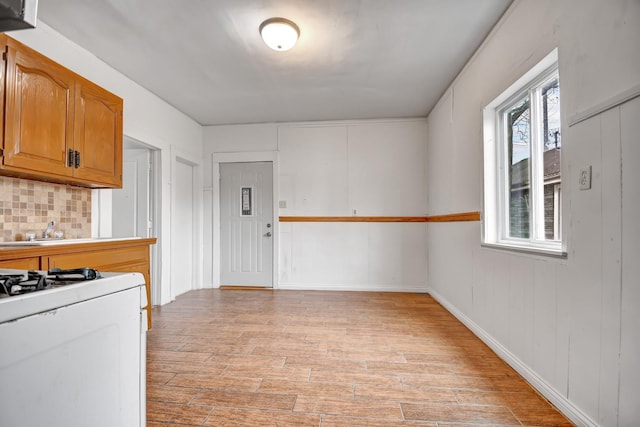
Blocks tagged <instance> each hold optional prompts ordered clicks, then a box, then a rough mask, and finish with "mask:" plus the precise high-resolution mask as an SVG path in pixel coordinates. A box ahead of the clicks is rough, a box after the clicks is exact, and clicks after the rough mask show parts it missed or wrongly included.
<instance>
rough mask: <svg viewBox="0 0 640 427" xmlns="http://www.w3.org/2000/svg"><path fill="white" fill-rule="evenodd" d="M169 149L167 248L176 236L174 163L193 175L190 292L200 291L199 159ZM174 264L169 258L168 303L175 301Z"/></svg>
mask: <svg viewBox="0 0 640 427" xmlns="http://www.w3.org/2000/svg"><path fill="white" fill-rule="evenodd" d="M170 149H171V181H170V183H169V185H170V187H171V225H170V230H171V231H170V234H171V238H170V239H169V245H168V247H169V248H170V249H169V250H170V251H172V250H173V244H172V242H171V240H173V237H175V234H176V230H175V224H174V223H173V219H174V218H176V208H177V202H176V189H175V187H174V179H175V167H176V163H177V162H181V163H184V164H186V165H188V166H191V167H192V174H193V188H192V197H193V213H192V214H193V230H192V232H193V236H192V242H193V248H192V251H193V252H192V253H193V255H194V260H193V263H192V264H191V268H192V277H193V283H192V286H191V290H194V289H202V251H200V250H199V248H201V247H202V238H201V235H202V233H201V225H200V224H201V223H200V218H202V214H201V211H202V202H201V197H200V194H202V186H201V182H202V180H201V179H200V178H201V174H202V167H201V165H200V162H199V159H198V158H196V157H195V156H193V155H192V154H191V153H187V152H186V151H183V150H181V149H179V148H176V147H174V146H171V148H170ZM174 262H175V260H174V259H173V256H171V265H170V266H169V272H168V274H169V296H170V299H169V301H173V300H175V299H176V295H175V287H174V286H173V283H172V280H173V274H172V270H173V268H174V267H175V266H174Z"/></svg>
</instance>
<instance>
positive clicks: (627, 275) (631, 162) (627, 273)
mask: <svg viewBox="0 0 640 427" xmlns="http://www.w3.org/2000/svg"><path fill="white" fill-rule="evenodd" d="M620 110H621V111H620V116H621V120H620V121H621V131H620V136H621V141H622V150H621V159H622V165H623V166H622V261H621V262H622V295H621V299H622V307H621V312H622V313H621V314H622V316H621V323H622V325H621V328H620V336H621V340H622V342H621V346H620V374H619V376H620V407H619V410H620V419H619V425H621V426H623V425H633V424H636V423H637V422H638V420H640V397H638V396H639V393H638V389H640V367H639V366H638V365H639V363H640V362H639V361H638V359H639V357H638V355H640V326H638V325H640V168H638V159H640V144H639V143H638V136H639V135H640V98H636V99H634V100H633V101H631V102H629V103H627V104H624V105H622V106H621V108H620Z"/></svg>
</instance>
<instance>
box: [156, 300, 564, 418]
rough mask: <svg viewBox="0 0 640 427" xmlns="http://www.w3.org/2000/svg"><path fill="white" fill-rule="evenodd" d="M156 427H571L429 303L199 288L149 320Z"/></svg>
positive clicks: (451, 317) (435, 305)
mask: <svg viewBox="0 0 640 427" xmlns="http://www.w3.org/2000/svg"><path fill="white" fill-rule="evenodd" d="M153 319H154V324H153V326H154V327H153V329H152V330H151V331H149V334H148V351H147V364H148V366H147V419H148V425H149V427H160V426H168V425H172V426H322V427H329V426H331V427H334V426H373V427H377V426H385V427H387V426H390V427H393V426H434V427H435V426H449V427H453V426H457V427H460V426H472V425H515V426H521V425H526V426H571V425H573V424H571V423H570V422H569V421H568V420H567V419H566V418H564V417H563V416H562V415H561V414H560V413H559V412H557V411H556V410H555V409H554V408H553V407H552V406H551V405H550V404H549V403H548V402H547V401H546V400H545V399H544V398H542V397H540V396H539V395H538V394H537V393H536V392H535V391H534V390H533V389H531V387H530V386H529V385H528V384H527V383H526V382H525V381H524V380H523V379H522V378H521V377H520V376H518V374H517V373H516V372H515V371H514V370H513V369H511V368H510V367H509V366H507V365H506V364H505V363H504V362H502V361H501V360H500V359H499V358H498V357H497V356H496V355H495V354H494V353H493V352H492V351H491V350H490V349H489V348H488V347H487V346H486V345H484V344H483V343H482V342H481V341H480V340H479V339H478V338H476V337H475V336H474V335H473V334H472V333H471V332H470V331H469V330H468V329H467V328H466V327H464V326H463V325H462V324H461V323H460V322H459V321H458V320H456V319H455V318H454V317H453V316H452V315H451V314H450V313H448V312H447V311H446V310H445V309H444V308H442V307H441V306H440V305H439V304H438V303H436V302H435V301H434V300H433V299H432V298H431V297H430V296H428V295H424V294H412V293H372V292H313V291H270V290H217V289H216V290H199V291H191V292H188V293H186V294H184V295H182V296H180V297H178V299H177V300H176V301H175V302H173V303H171V304H168V305H166V306H164V307H161V308H156V309H154V310H153Z"/></svg>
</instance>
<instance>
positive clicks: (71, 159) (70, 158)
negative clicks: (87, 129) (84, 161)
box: [67, 148, 75, 168]
mask: <svg viewBox="0 0 640 427" xmlns="http://www.w3.org/2000/svg"><path fill="white" fill-rule="evenodd" d="M74 153H75V151H73V150H72V149H71V148H69V152H68V154H67V166H69V167H70V168H72V167H73V166H74V164H75V154H74Z"/></svg>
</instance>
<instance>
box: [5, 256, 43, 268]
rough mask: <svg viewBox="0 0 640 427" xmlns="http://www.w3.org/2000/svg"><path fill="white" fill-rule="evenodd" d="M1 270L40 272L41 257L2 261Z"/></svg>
mask: <svg viewBox="0 0 640 427" xmlns="http://www.w3.org/2000/svg"><path fill="white" fill-rule="evenodd" d="M0 268H12V269H16V270H40V257H32V258H19V259H7V260H4V261H0Z"/></svg>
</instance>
